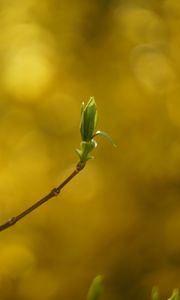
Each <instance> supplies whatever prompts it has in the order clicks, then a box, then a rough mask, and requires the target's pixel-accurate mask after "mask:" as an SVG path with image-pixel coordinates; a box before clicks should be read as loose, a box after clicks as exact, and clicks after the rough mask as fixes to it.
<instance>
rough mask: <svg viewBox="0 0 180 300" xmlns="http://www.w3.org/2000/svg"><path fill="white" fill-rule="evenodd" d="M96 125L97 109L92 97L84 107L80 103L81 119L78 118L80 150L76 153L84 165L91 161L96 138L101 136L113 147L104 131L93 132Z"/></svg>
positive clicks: (110, 139)
mask: <svg viewBox="0 0 180 300" xmlns="http://www.w3.org/2000/svg"><path fill="white" fill-rule="evenodd" d="M96 125H97V108H96V102H95V99H94V97H91V98H90V100H89V101H88V103H87V104H86V106H85V105H84V103H82V106H81V118H80V132H81V143H80V149H77V150H76V152H77V154H78V155H79V158H80V162H81V163H83V164H85V163H86V162H87V160H89V159H92V158H93V156H91V155H90V153H91V152H92V151H93V150H94V149H95V148H96V146H97V143H96V141H95V140H94V137H96V136H102V137H104V138H106V139H108V140H109V141H110V142H111V143H112V144H113V145H114V146H115V144H114V142H113V140H112V138H111V137H110V136H109V135H108V134H107V133H106V132H104V131H100V130H98V131H95V130H96Z"/></svg>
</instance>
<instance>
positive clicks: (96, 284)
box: [87, 275, 103, 300]
mask: <svg viewBox="0 0 180 300" xmlns="http://www.w3.org/2000/svg"><path fill="white" fill-rule="evenodd" d="M102 290H103V285H102V277H101V276H100V275H99V276H97V277H95V278H94V280H93V282H92V284H91V286H90V289H89V292H88V297H87V300H100V298H101V295H102Z"/></svg>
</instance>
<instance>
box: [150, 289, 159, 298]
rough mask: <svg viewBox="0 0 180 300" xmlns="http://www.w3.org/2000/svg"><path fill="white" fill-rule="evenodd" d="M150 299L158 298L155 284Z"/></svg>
mask: <svg viewBox="0 0 180 300" xmlns="http://www.w3.org/2000/svg"><path fill="white" fill-rule="evenodd" d="M151 300H160V298H159V289H158V287H157V286H154V287H153V289H152V293H151Z"/></svg>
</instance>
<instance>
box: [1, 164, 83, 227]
mask: <svg viewBox="0 0 180 300" xmlns="http://www.w3.org/2000/svg"><path fill="white" fill-rule="evenodd" d="M84 167H85V163H84V162H81V161H80V162H78V164H77V165H76V168H75V170H74V171H73V172H72V173H71V174H70V175H69V176H68V177H67V178H66V179H65V180H64V181H63V182H62V183H61V184H60V185H59V186H58V187H55V188H53V189H52V191H50V192H49V193H48V194H47V195H46V196H44V197H43V198H42V199H40V200H38V201H37V202H36V203H34V204H33V205H32V206H30V207H29V208H27V209H25V210H24V211H22V212H21V213H20V214H19V215H17V216H15V217H12V218H10V219H9V220H7V221H6V222H5V223H3V224H2V225H0V231H3V230H5V229H7V228H9V227H10V226H12V225H14V224H16V223H17V222H18V221H19V220H21V219H22V218H24V217H25V216H26V215H28V214H30V213H31V212H32V211H33V210H35V209H36V208H38V207H39V206H41V205H42V204H43V203H45V202H47V201H48V200H50V199H51V198H53V197H55V196H58V195H59V193H60V192H61V190H62V189H63V187H64V186H65V185H66V184H67V183H68V182H70V181H71V180H72V179H73V178H74V177H75V176H76V175H77V174H78V173H79V172H80V171H81V170H82V169H83V168H84Z"/></svg>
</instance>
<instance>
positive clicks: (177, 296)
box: [168, 289, 180, 300]
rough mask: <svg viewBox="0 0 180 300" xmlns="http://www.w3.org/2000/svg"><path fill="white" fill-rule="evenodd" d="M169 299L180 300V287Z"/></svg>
mask: <svg viewBox="0 0 180 300" xmlns="http://www.w3.org/2000/svg"><path fill="white" fill-rule="evenodd" d="M168 300H180V294H179V290H178V289H174V290H173V292H172V295H171V297H170V298H169V299H168Z"/></svg>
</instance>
